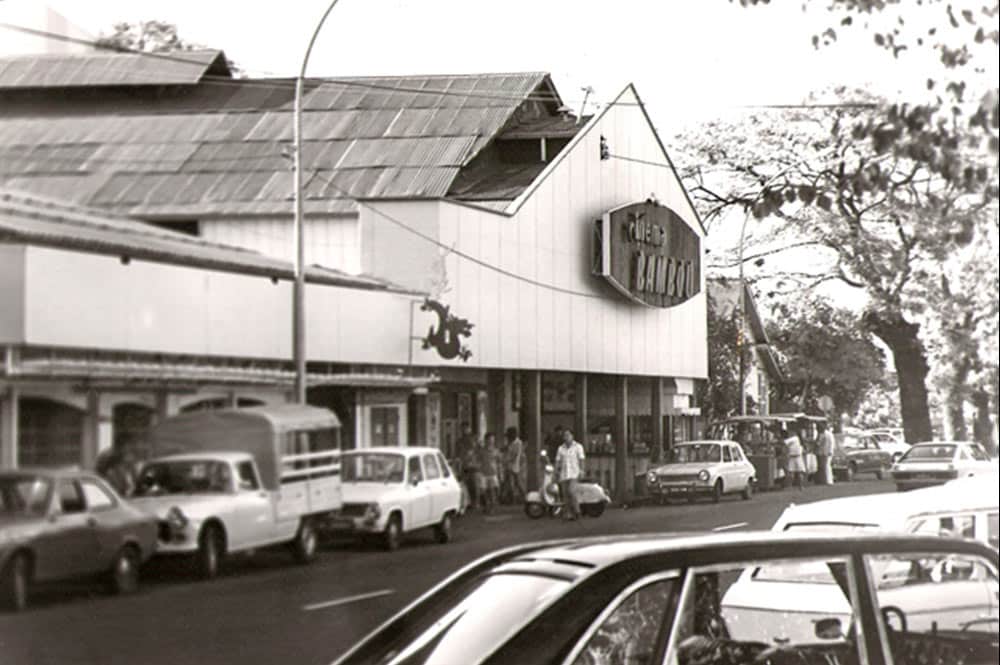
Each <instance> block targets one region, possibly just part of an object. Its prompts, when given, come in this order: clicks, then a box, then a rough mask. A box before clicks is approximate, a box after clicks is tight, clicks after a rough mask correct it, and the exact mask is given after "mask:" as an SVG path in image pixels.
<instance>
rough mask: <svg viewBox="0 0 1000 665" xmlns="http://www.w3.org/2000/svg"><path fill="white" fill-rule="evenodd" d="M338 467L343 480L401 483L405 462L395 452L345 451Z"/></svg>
mask: <svg viewBox="0 0 1000 665" xmlns="http://www.w3.org/2000/svg"><path fill="white" fill-rule="evenodd" d="M340 467H341V473H342V474H343V479H344V482H355V483H364V482H372V483H401V482H403V472H404V469H405V467H406V464H405V458H404V457H403V456H402V455H397V454H395V453H345V454H344V456H343V457H342V458H341V463H340Z"/></svg>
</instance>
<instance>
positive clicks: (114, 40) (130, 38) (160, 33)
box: [97, 21, 246, 78]
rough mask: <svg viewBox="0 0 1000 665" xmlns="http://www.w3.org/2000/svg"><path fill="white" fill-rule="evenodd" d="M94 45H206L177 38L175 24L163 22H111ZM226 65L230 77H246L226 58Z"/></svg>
mask: <svg viewBox="0 0 1000 665" xmlns="http://www.w3.org/2000/svg"><path fill="white" fill-rule="evenodd" d="M97 46H98V47H99V48H104V49H110V50H114V51H125V52H132V53H136V52H138V53H176V52H180V51H194V50H200V49H204V48H206V47H205V46H202V45H200V44H194V43H192V42H189V41H187V40H185V39H183V38H181V36H180V35H179V34H178V32H177V26H176V25H174V24H173V23H167V22H166V21H139V22H138V23H128V22H124V21H123V22H120V23H115V24H114V26H112V29H111V33H110V34H107V35H105V34H103V33H102V34H101V36H100V37H99V38H98V39H97ZM226 64H227V65H228V66H229V71H230V72H231V74H232V75H233V76H234V77H238V78H245V77H246V73H245V72H244V71H243V69H242V68H241V67H240V66H239V65H237V64H236V63H235V62H233V61H232V60H230V59H229V58H226Z"/></svg>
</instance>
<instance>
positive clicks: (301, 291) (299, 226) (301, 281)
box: [292, 0, 339, 404]
mask: <svg viewBox="0 0 1000 665" xmlns="http://www.w3.org/2000/svg"><path fill="white" fill-rule="evenodd" d="M337 2H339V0H333V2H331V3H330V5H329V6H328V7H327V8H326V11H325V12H323V16H322V18H320V20H319V23H317V24H316V28H315V29H314V30H313V33H312V37H310V38H309V45H308V46H307V47H306V52H305V54H304V55H303V56H302V68H301V69H300V70H299V75H298V77H297V78H296V79H295V108H294V112H293V115H294V117H293V121H292V135H293V136H292V141H293V144H294V146H293V152H294V167H293V168H294V171H295V173H294V185H293V186H294V188H295V220H294V224H293V231H292V237H293V241H294V243H295V285H294V287H293V289H292V310H293V314H292V356H293V358H294V361H295V401H296V402H298V403H300V404H305V403H306V314H305V291H306V266H305V258H306V252H305V240H304V234H303V209H302V89H303V88H304V87H305V77H306V67H308V66H309V56H310V55H311V54H312V50H313V46H314V45H315V44H316V38H317V37H318V36H319V31H320V30H321V29H322V28H323V24H324V23H326V18H327V17H328V16H329V15H330V12H332V11H333V8H334V7H335V6H336V5H337Z"/></svg>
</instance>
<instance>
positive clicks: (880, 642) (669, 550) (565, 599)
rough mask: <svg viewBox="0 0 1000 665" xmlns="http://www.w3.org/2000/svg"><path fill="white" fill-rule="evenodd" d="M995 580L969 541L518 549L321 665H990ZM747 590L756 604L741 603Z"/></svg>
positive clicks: (721, 538) (588, 544) (805, 539)
mask: <svg viewBox="0 0 1000 665" xmlns="http://www.w3.org/2000/svg"><path fill="white" fill-rule="evenodd" d="M997 566H998V561H997V552H996V551H995V550H993V549H991V548H989V547H987V546H985V545H982V544H980V543H975V542H969V541H961V540H953V539H944V538H937V537H918V536H904V535H898V536H888V535H863V534H857V533H854V534H849V533H836V534H829V535H820V534H813V535H798V536H793V535H790V534H787V533H763V534H762V533H743V534H735V533H730V534H712V535H664V536H655V535H643V536H635V537H627V536H626V537H622V536H616V537H613V538H602V539H573V540H566V541H560V542H551V543H543V544H536V545H526V546H521V547H517V548H513V549H509V550H505V551H502V552H499V553H496V554H494V555H491V556H489V557H486V558H484V559H481V560H479V561H478V562H476V563H474V564H472V565H470V566H469V567H467V568H465V569H464V570H462V571H461V572H459V573H457V574H455V575H454V576H453V577H451V578H450V579H448V580H446V581H445V582H443V583H442V584H441V585H439V586H438V587H437V588H435V589H433V590H432V591H430V592H429V593H427V594H426V595H424V596H423V597H422V598H420V599H418V600H417V601H415V602H414V603H413V604H411V605H410V606H409V607H408V608H406V609H405V610H403V611H402V612H401V613H400V614H398V615H397V616H395V617H394V618H392V619H390V620H389V621H387V622H386V623H385V624H383V625H382V626H381V627H380V628H378V629H377V630H376V631H375V632H373V633H372V634H371V635H369V636H368V637H367V638H365V639H364V640H363V641H362V642H360V643H359V644H358V645H357V646H355V647H354V648H353V649H351V650H350V651H349V652H348V653H347V654H345V655H343V656H342V657H341V658H340V659H339V660H338V661H336V662H337V664H338V665H362V664H364V665H374V664H376V663H378V664H379V665H421V664H423V665H427V664H431V663H437V664H445V665H451V664H457V663H461V664H462V665H475V664H476V663H489V664H490V665H501V664H509V663H517V664H518V665H626V664H627V665H647V664H648V665H653V664H656V665H660V664H667V665H709V664H714V665H737V664H747V665H750V664H751V663H756V664H759V665H768V664H770V665H785V664H792V663H795V664H796V665H814V664H815V665H820V664H823V665H829V664H830V663H838V664H848V663H850V664H852V665H890V664H891V663H894V664H895V665H911V664H912V665H916V664H918V663H927V662H933V663H963V664H964V665H995V664H996V663H997V659H998V656H1000V650H998V646H997V639H998V636H997V605H996V603H995V602H994V601H993V599H994V598H995V597H996V592H997ZM746 579H751V580H756V581H757V582H759V584H760V585H766V586H767V587H768V592H767V593H766V594H754V595H752V596H747V595H746V594H741V593H740V589H739V588H738V584H737V582H738V581H740V580H746ZM744 586H745V585H744ZM803 588H807V589H808V591H809V592H808V593H803V592H802V589H803ZM941 594H947V595H948V596H949V597H953V596H954V597H957V596H962V598H964V600H963V602H961V603H958V602H955V603H949V604H944V605H942V604H940V603H935V601H934V599H935V597H937V596H940V595H941ZM776 608H780V611H779V610H777V609H776ZM970 617H971V618H970ZM929 656H930V657H932V660H926V658H927V657H929Z"/></svg>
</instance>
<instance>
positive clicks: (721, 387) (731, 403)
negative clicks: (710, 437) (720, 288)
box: [698, 291, 740, 423]
mask: <svg viewBox="0 0 1000 665" xmlns="http://www.w3.org/2000/svg"><path fill="white" fill-rule="evenodd" d="M707 300H708V303H707V305H708V306H707V310H708V328H707V330H708V381H705V382H699V384H698V403H699V404H701V405H702V407H703V410H704V413H703V414H702V415H704V416H705V417H706V418H707V421H708V422H710V423H711V422H715V421H717V420H722V419H724V418H727V417H729V416H731V415H733V414H734V413H737V412H738V411H739V408H740V394H739V385H740V379H739V377H740V354H739V347H738V346H737V344H736V340H737V331H738V330H739V325H738V320H739V319H738V312H737V311H736V309H734V308H730V309H728V310H727V311H722V310H723V308H721V307H720V306H719V303H717V302H716V301H715V298H714V297H713V296H712V294H711V291H709V293H708V294H707Z"/></svg>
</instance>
